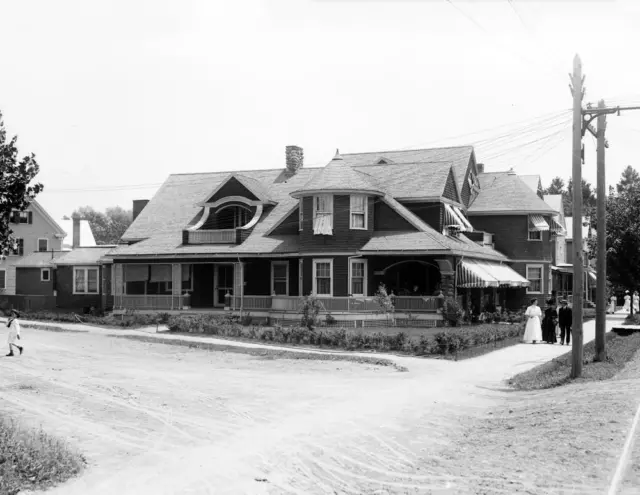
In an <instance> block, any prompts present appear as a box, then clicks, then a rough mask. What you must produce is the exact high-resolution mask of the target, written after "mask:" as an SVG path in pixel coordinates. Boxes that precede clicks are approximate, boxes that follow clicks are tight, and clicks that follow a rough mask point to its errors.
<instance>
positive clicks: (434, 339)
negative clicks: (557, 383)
mask: <svg viewBox="0 0 640 495" xmlns="http://www.w3.org/2000/svg"><path fill="white" fill-rule="evenodd" d="M167 325H168V327H169V330H170V331H172V332H175V333H198V334H208V335H216V336H220V337H226V338H240V339H248V340H261V341H264V342H271V343H279V344H294V345H311V346H317V347H330V348H336V349H344V350H349V351H356V350H369V351H378V352H401V353H406V354H411V355H415V356H426V355H433V356H444V357H456V358H458V357H464V356H463V355H462V354H464V352H465V351H468V350H470V349H476V350H478V349H485V350H484V352H479V353H476V354H483V353H486V352H491V351H492V350H493V349H494V348H497V347H498V343H502V344H501V346H502V347H504V344H505V343H506V342H509V345H512V344H513V343H516V342H517V341H519V339H521V337H522V333H523V329H522V325H501V324H491V325H489V324H486V325H473V326H468V327H452V328H446V329H444V330H442V331H440V332H436V333H434V332H433V331H431V332H426V333H425V334H424V335H420V336H414V337H408V336H407V334H406V333H404V332H402V331H400V332H397V333H395V334H390V333H383V332H362V331H357V330H351V329H348V330H347V329H345V328H316V329H309V328H307V327H302V326H298V327H281V326H275V327H259V326H242V325H241V324H240V322H239V320H238V318H233V317H220V316H210V315H197V316H172V317H171V318H169V322H168V324H167Z"/></svg>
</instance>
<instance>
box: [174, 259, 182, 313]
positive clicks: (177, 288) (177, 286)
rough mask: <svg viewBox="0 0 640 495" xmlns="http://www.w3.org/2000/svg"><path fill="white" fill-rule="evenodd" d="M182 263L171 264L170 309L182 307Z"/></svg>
mask: <svg viewBox="0 0 640 495" xmlns="http://www.w3.org/2000/svg"><path fill="white" fill-rule="evenodd" d="M181 295H182V265H181V264H180V263H172V264H171V309H182V304H180V301H181V300H182V298H181V297H180V296H181Z"/></svg>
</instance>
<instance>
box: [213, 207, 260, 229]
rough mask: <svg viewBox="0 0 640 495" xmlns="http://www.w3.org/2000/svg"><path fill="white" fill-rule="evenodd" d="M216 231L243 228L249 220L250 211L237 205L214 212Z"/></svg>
mask: <svg viewBox="0 0 640 495" xmlns="http://www.w3.org/2000/svg"><path fill="white" fill-rule="evenodd" d="M215 216H216V220H217V224H218V225H217V227H218V229H236V228H238V227H244V226H245V225H246V224H248V223H249V221H250V220H251V217H252V214H251V209H250V208H248V207H246V206H243V205H238V204H233V205H225V206H222V207H221V208H220V209H218V210H217V211H216V214H215Z"/></svg>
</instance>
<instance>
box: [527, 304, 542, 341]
mask: <svg viewBox="0 0 640 495" xmlns="http://www.w3.org/2000/svg"><path fill="white" fill-rule="evenodd" d="M524 318H525V321H526V324H525V328H524V337H523V338H522V341H523V342H524V343H526V344H535V343H536V342H542V328H541V326H540V320H541V319H542V310H541V309H540V307H539V306H538V300H537V299H531V306H529V307H528V308H527V310H526V311H525V313H524Z"/></svg>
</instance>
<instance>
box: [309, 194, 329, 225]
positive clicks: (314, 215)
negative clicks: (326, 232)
mask: <svg viewBox="0 0 640 495" xmlns="http://www.w3.org/2000/svg"><path fill="white" fill-rule="evenodd" d="M323 196H324V197H326V198H327V205H328V208H329V209H328V210H327V211H326V212H325V213H329V214H330V215H331V230H332V231H333V194H316V195H314V196H313V227H314V229H315V222H316V214H317V208H316V198H318V197H323Z"/></svg>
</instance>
